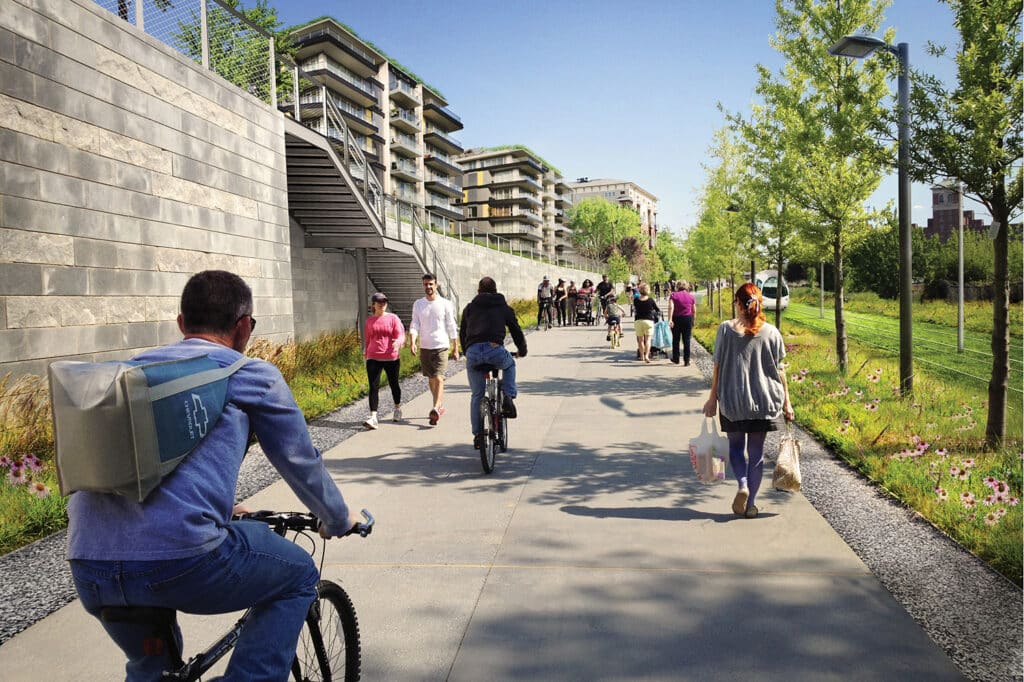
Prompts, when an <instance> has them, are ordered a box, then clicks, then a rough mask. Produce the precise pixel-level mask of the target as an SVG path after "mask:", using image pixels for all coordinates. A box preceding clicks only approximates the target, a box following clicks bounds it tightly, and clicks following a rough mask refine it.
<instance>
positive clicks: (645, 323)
mask: <svg viewBox="0 0 1024 682" xmlns="http://www.w3.org/2000/svg"><path fill="white" fill-rule="evenodd" d="M633 330H634V331H635V332H636V335H637V338H639V337H641V336H650V335H651V332H653V331H654V323H653V322H651V321H650V320H637V321H636V322H634V323H633Z"/></svg>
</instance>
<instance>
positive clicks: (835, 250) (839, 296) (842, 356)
mask: <svg viewBox="0 0 1024 682" xmlns="http://www.w3.org/2000/svg"><path fill="white" fill-rule="evenodd" d="M832 269H833V270H834V271H835V273H834V277H833V284H834V288H835V292H834V293H835V314H836V361H837V362H838V363H839V375H840V376H844V377H845V376H846V364H847V357H846V355H847V344H846V316H845V315H844V314H843V293H844V288H843V247H842V244H841V243H840V240H839V238H838V237H837V238H836V240H835V241H834V242H833V243H832Z"/></svg>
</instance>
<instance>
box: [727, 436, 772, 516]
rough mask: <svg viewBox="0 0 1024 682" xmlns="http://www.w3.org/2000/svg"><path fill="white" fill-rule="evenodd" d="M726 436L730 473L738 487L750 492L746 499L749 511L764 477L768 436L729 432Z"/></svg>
mask: <svg viewBox="0 0 1024 682" xmlns="http://www.w3.org/2000/svg"><path fill="white" fill-rule="evenodd" d="M726 435H727V436H728V437H729V464H731V465H732V472H733V474H735V475H736V482H737V483H738V484H739V487H740V488H742V487H743V486H744V485H745V486H747V489H748V490H750V497H748V498H747V509H750V508H751V507H753V506H754V497H755V496H756V495H757V491H758V489H759V488H760V487H761V479H762V478H763V476H764V440H765V438H766V437H767V436H768V434H767V433H765V432H763V431H762V432H760V433H743V432H742V431H730V432H729V433H727V434H726ZM744 441H746V442H744ZM744 445H745V446H746V450H747V455H746V457H744V455H743V448H744Z"/></svg>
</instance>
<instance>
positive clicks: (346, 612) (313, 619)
mask: <svg viewBox="0 0 1024 682" xmlns="http://www.w3.org/2000/svg"><path fill="white" fill-rule="evenodd" d="M316 591H317V594H318V595H319V596H318V598H317V600H316V601H315V602H313V603H312V604H311V605H310V607H309V613H308V614H306V624H305V625H303V627H302V632H301V633H299V643H298V647H297V648H296V650H295V662H294V663H292V676H293V677H294V679H295V680H296V682H327V680H358V679H359V668H360V664H361V662H360V652H359V622H358V621H357V620H356V610H355V607H353V606H352V600H351V599H349V597H348V594H347V593H346V592H345V590H343V589H342V588H341V585H338V584H337V583H333V582H331V581H329V580H321V581H320V583H319V584H318V585H317V586H316Z"/></svg>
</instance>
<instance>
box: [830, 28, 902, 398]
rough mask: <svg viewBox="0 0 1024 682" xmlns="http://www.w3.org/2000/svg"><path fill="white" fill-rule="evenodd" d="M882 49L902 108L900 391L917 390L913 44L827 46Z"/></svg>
mask: <svg viewBox="0 0 1024 682" xmlns="http://www.w3.org/2000/svg"><path fill="white" fill-rule="evenodd" d="M879 48H881V49H882V50H885V51H886V52H889V53H890V54H893V55H895V56H896V58H897V60H898V61H899V78H898V81H897V86H898V87H897V90H898V92H897V106H898V108H899V125H898V129H897V132H898V136H897V137H898V141H899V154H898V157H897V163H898V167H899V196H898V211H899V238H900V394H901V395H903V396H909V395H910V394H911V393H912V392H913V390H914V358H913V351H912V349H911V344H912V342H913V324H912V321H911V318H910V315H911V301H912V297H911V293H912V292H911V284H912V273H911V263H912V248H911V243H910V45H909V43H899V44H898V45H895V46H893V45H890V44H889V43H887V42H885V41H884V40H879V39H878V38H872V37H871V36H844V37H842V38H840V39H839V40H838V41H837V42H836V44H835V45H833V46H832V47H830V48H828V51H829V54H833V55H836V56H838V57H853V58H857V59H862V58H864V57H867V56H869V55H870V54H871V53H872V52H874V51H875V50H877V49H879Z"/></svg>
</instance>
